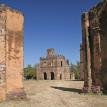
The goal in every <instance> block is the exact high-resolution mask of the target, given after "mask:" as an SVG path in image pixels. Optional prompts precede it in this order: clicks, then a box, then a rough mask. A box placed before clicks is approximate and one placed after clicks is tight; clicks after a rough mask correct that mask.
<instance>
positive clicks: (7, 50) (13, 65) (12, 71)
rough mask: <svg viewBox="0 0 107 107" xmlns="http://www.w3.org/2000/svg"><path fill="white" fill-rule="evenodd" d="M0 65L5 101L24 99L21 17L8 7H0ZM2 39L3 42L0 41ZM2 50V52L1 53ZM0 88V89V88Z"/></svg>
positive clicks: (22, 20)
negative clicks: (0, 66)
mask: <svg viewBox="0 0 107 107" xmlns="http://www.w3.org/2000/svg"><path fill="white" fill-rule="evenodd" d="M0 8H1V13H0V15H1V16H2V17H1V19H0V22H1V23H0V26H2V27H0V28H1V34H2V36H0V41H3V42H0V56H1V58H0V64H3V66H4V68H5V70H4V77H3V76H1V77H2V78H4V79H3V80H4V84H5V85H4V87H3V90H5V93H4V95H5V99H15V98H24V97H25V92H24V90H23V84H22V78H23V22H24V17H23V15H22V14H21V13H20V12H18V11H16V10H14V9H11V8H10V7H7V6H5V5H0ZM2 39H3V40H2ZM1 50H2V51H1ZM0 88H1V87H0Z"/></svg>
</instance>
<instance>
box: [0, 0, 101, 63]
mask: <svg viewBox="0 0 107 107" xmlns="http://www.w3.org/2000/svg"><path fill="white" fill-rule="evenodd" d="M99 1H100V0H0V3H5V4H7V5H9V6H11V7H13V8H15V9H18V10H21V11H22V12H23V14H24V16H25V23H24V62H25V65H28V64H32V65H34V64H36V63H38V62H39V58H40V57H41V56H45V55H46V49H47V48H54V49H55V50H56V52H57V53H58V54H63V55H64V56H65V57H66V58H67V59H69V60H70V62H73V63H76V61H79V55H80V52H79V50H80V42H81V14H82V13H83V12H84V11H87V10H89V9H90V8H91V7H92V6H94V5H95V4H97V3H98V2H99Z"/></svg>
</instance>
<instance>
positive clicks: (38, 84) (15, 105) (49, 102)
mask: <svg viewBox="0 0 107 107" xmlns="http://www.w3.org/2000/svg"><path fill="white" fill-rule="evenodd" d="M24 85H25V91H26V93H27V97H28V100H27V101H9V102H4V103H1V104H0V107H107V96H104V95H102V96H101V95H81V94H79V92H80V89H81V88H82V86H83V82H81V81H25V82H24Z"/></svg>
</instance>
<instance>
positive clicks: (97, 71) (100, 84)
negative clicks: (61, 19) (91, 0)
mask: <svg viewBox="0 0 107 107" xmlns="http://www.w3.org/2000/svg"><path fill="white" fill-rule="evenodd" d="M106 19H107V1H106V0H104V1H103V2H100V3H99V4H98V5H97V6H96V7H94V8H92V9H90V11H89V12H87V13H84V14H83V15H82V29H83V37H82V38H83V39H82V45H83V53H84V79H85V82H84V88H83V90H84V92H96V93H98V92H101V91H104V90H107V85H106V84H107V79H106V78H107V30H106V29H107V20H106ZM87 22H88V23H87Z"/></svg>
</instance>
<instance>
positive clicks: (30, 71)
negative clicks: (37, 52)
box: [24, 64, 38, 80]
mask: <svg viewBox="0 0 107 107" xmlns="http://www.w3.org/2000/svg"><path fill="white" fill-rule="evenodd" d="M37 66H38V64H36V65H35V66H31V65H27V67H25V68H24V78H25V79H27V80H28V79H37Z"/></svg>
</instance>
